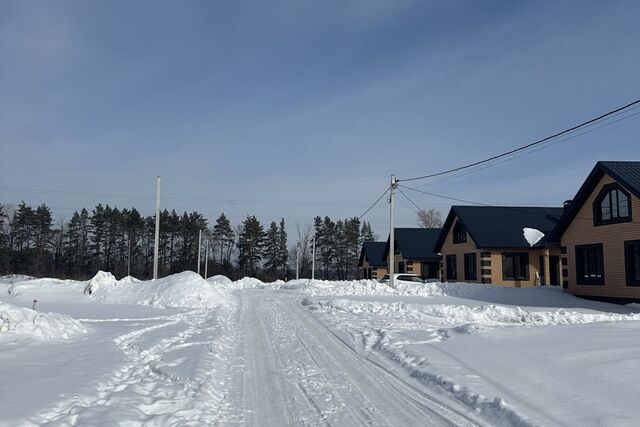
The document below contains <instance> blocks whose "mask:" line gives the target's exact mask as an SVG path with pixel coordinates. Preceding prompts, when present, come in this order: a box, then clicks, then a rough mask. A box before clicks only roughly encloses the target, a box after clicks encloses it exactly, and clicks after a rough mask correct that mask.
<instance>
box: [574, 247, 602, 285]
mask: <svg viewBox="0 0 640 427" xmlns="http://www.w3.org/2000/svg"><path fill="white" fill-rule="evenodd" d="M602 252H603V251H602V243H596V244H594V245H578V246H576V274H577V277H576V279H577V280H576V281H577V283H578V285H604V262H603V254H602Z"/></svg>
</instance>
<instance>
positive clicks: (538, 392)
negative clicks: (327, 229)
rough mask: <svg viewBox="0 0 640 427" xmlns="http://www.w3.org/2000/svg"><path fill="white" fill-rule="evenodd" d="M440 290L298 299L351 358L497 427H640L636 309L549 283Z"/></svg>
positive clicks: (639, 315)
mask: <svg viewBox="0 0 640 427" xmlns="http://www.w3.org/2000/svg"><path fill="white" fill-rule="evenodd" d="M436 286H437V287H438V288H439V289H440V290H441V292H442V295H441V296H435V297H432V298H423V297H420V298H416V297H415V296H410V295H387V296H382V295H380V296H374V295H362V294H360V295H341V296H337V297H334V298H327V297H326V296H309V295H307V296H305V297H303V298H302V299H301V302H302V305H303V306H304V307H306V308H307V309H308V310H309V311H310V312H312V313H313V314H314V315H316V316H318V317H319V318H320V319H321V321H322V322H323V323H326V324H329V325H331V327H332V328H335V329H336V330H337V331H340V333H342V334H344V335H345V337H346V339H347V340H348V342H350V345H351V346H352V347H353V348H354V350H355V351H357V352H359V353H360V354H362V355H364V356H366V357H368V358H372V357H378V358H380V359H381V363H383V364H385V365H386V366H388V368H389V369H398V368H399V369H401V370H402V371H404V372H405V373H406V375H407V376H408V377H410V378H412V379H414V380H416V381H419V382H420V383H421V384H423V385H424V386H426V387H428V388H430V389H435V390H440V391H441V392H443V393H446V394H448V395H449V396H451V397H453V398H455V399H456V400H458V401H460V402H462V403H464V404H465V405H466V406H468V407H469V408H471V409H473V410H474V411H475V412H477V413H480V414H482V416H483V418H485V419H487V420H490V423H491V424H492V425H507V426H514V425H515V426H528V425H558V424H560V425H593V420H598V423H597V424H599V425H622V426H624V425H629V426H631V425H636V419H637V417H638V416H640V410H639V409H637V406H635V403H634V402H633V397H632V396H635V395H637V392H638V391H639V390H640V386H638V384H640V382H639V381H640V374H639V373H638V372H637V368H636V367H634V366H635V365H636V364H637V359H636V357H635V355H637V354H638V352H640V309H638V307H637V305H634V304H629V305H627V306H619V305H613V304H607V303H600V302H593V301H587V300H582V299H579V298H576V297H573V296H571V295H569V294H566V293H563V292H562V291H561V290H560V289H558V288H554V287H548V286H547V287H541V288H534V289H513V288H503V287H499V286H490V285H476V284H462V283H447V284H443V283H440V284H436ZM532 390H533V391H534V392H532ZM632 408H634V409H632Z"/></svg>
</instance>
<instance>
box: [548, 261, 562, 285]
mask: <svg viewBox="0 0 640 427" xmlns="http://www.w3.org/2000/svg"><path fill="white" fill-rule="evenodd" d="M549 276H550V277H549V278H550V280H551V283H549V284H550V285H553V286H559V285H560V257H559V256H558V255H551V256H550V257H549Z"/></svg>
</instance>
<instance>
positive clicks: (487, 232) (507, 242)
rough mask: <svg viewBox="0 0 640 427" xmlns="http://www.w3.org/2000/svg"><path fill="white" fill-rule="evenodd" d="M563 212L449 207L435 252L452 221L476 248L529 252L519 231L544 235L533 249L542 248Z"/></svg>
mask: <svg viewBox="0 0 640 427" xmlns="http://www.w3.org/2000/svg"><path fill="white" fill-rule="evenodd" d="M563 211H564V209H563V208H548V207H535V206H452V207H451V210H450V211H449V215H447V219H446V221H445V223H444V227H443V228H442V232H441V233H440V236H438V241H437V242H436V247H435V250H436V251H437V252H440V251H441V250H442V245H443V244H444V241H445V239H446V237H447V234H448V233H449V229H450V228H451V227H452V225H453V223H454V220H455V218H458V220H459V221H460V222H461V223H462V225H464V227H465V228H466V229H467V232H468V233H469V235H470V236H471V238H472V239H473V241H474V242H475V244H476V247H478V248H485V249H497V248H500V249H528V248H530V245H529V243H528V242H527V240H526V239H525V238H524V235H523V231H522V229H523V228H525V227H529V228H535V229H538V230H540V231H542V232H543V233H544V235H545V237H543V238H542V239H541V240H540V241H539V242H538V243H536V244H535V245H534V247H545V246H546V245H547V244H548V242H550V240H549V236H550V235H551V233H552V231H553V229H554V228H555V227H556V225H557V223H558V222H559V221H560V218H561V216H562V213H563Z"/></svg>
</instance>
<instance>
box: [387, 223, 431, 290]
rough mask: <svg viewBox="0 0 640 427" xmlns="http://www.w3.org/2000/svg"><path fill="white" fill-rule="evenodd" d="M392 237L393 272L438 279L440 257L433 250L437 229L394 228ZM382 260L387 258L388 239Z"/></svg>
mask: <svg viewBox="0 0 640 427" xmlns="http://www.w3.org/2000/svg"><path fill="white" fill-rule="evenodd" d="M394 235H395V239H394V241H395V256H394V262H395V264H394V272H396V273H411V274H417V275H419V276H421V277H422V278H424V279H438V278H439V273H440V255H438V253H437V251H435V250H434V246H435V243H436V240H437V239H438V236H439V235H440V229H439V228H396V229H394ZM383 258H384V259H388V258H389V239H388V238H387V243H386V244H385V248H384V254H383Z"/></svg>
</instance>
